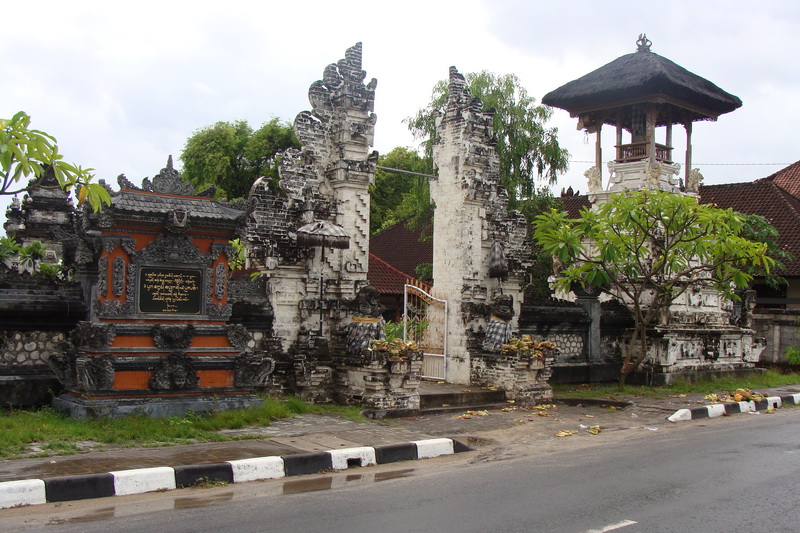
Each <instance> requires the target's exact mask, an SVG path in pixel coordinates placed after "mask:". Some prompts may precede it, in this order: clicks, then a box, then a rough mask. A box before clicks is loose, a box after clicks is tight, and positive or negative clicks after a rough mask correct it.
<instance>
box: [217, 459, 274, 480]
mask: <svg viewBox="0 0 800 533" xmlns="http://www.w3.org/2000/svg"><path fill="white" fill-rule="evenodd" d="M228 463H230V465H231V467H232V468H233V482H234V483H245V482H247V481H257V480H259V479H279V478H282V477H284V476H286V471H285V470H284V468H283V458H282V457H277V456H271V457H254V458H252V459H237V460H235V461H228Z"/></svg>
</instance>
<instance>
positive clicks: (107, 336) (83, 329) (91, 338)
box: [70, 321, 117, 350]
mask: <svg viewBox="0 0 800 533" xmlns="http://www.w3.org/2000/svg"><path fill="white" fill-rule="evenodd" d="M116 335H117V331H116V328H115V327H114V324H97V323H93V322H86V321H83V322H78V325H77V326H76V327H75V329H74V330H72V333H70V337H71V340H72V343H73V344H74V345H75V346H82V347H85V348H90V349H92V350H100V349H103V348H108V347H109V346H110V345H111V343H112V342H114V337H116Z"/></svg>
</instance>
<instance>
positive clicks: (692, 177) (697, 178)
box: [685, 168, 703, 192]
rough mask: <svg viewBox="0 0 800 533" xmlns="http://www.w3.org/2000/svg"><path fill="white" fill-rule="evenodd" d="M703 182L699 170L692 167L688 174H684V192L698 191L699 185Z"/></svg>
mask: <svg viewBox="0 0 800 533" xmlns="http://www.w3.org/2000/svg"><path fill="white" fill-rule="evenodd" d="M702 184H703V175H702V174H700V170H699V169H696V168H693V169H692V170H691V171H690V172H689V175H688V176H686V187H685V189H686V192H699V191H700V186H701V185H702Z"/></svg>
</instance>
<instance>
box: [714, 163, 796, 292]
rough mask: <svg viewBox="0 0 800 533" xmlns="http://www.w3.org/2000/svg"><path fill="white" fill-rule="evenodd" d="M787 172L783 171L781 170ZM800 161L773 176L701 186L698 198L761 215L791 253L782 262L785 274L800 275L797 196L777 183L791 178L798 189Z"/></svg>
mask: <svg viewBox="0 0 800 533" xmlns="http://www.w3.org/2000/svg"><path fill="white" fill-rule="evenodd" d="M784 171H786V172H784ZM798 175H800V162H799V163H795V164H793V165H791V166H789V167H787V168H786V169H784V170H783V171H780V172H777V173H775V174H773V175H772V176H769V177H766V178H762V179H759V180H756V181H753V182H750V183H730V184H727V185H704V186H702V187H700V200H701V201H702V202H703V203H713V204H716V205H718V206H719V207H723V208H732V209H733V210H734V211H738V212H740V213H745V214H748V215H761V216H762V217H764V218H766V219H767V220H768V221H769V223H770V224H772V225H773V226H775V229H777V230H778V233H779V235H778V238H777V239H776V241H777V244H778V245H779V246H780V247H781V248H783V249H784V250H786V251H787V252H790V253H791V254H792V255H794V257H795V259H794V260H792V261H783V263H784V265H785V269H784V270H782V271H781V272H779V273H780V274H781V275H784V276H800V197H798V196H795V195H793V194H791V193H790V192H789V191H788V190H787V189H785V188H783V187H781V186H779V185H778V183H779V182H780V181H781V180H784V181H790V182H791V183H792V184H794V187H795V188H797V187H798V185H797V176H798Z"/></svg>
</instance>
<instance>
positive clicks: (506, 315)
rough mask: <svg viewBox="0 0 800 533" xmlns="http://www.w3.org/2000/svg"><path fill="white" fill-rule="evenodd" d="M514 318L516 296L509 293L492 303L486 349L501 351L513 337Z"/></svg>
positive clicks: (485, 342) (495, 351)
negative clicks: (512, 321) (512, 323)
mask: <svg viewBox="0 0 800 533" xmlns="http://www.w3.org/2000/svg"><path fill="white" fill-rule="evenodd" d="M512 318H514V298H513V297H511V296H510V295H507V294H504V295H502V296H499V297H498V298H497V300H496V301H495V302H494V305H492V316H491V317H490V318H489V325H488V326H487V328H486V337H485V338H484V341H483V349H484V350H485V351H487V352H492V353H498V352H500V347H501V346H502V345H503V344H506V343H507V342H508V339H510V338H511V319H512Z"/></svg>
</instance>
